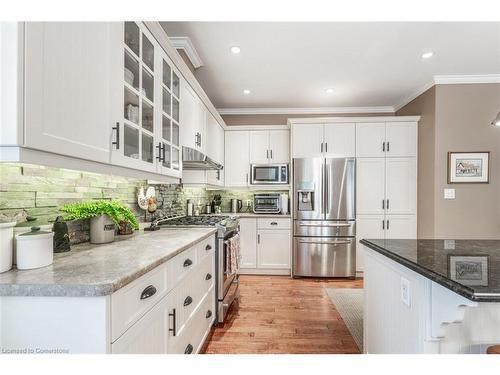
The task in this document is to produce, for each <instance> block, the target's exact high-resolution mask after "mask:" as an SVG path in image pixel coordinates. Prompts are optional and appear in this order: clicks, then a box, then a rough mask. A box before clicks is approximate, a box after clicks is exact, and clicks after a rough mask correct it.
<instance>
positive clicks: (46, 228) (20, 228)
mask: <svg viewBox="0 0 500 375" xmlns="http://www.w3.org/2000/svg"><path fill="white" fill-rule="evenodd" d="M23 224H24V223H23ZM26 224H29V222H26ZM35 226H36V227H40V230H41V231H44V232H52V227H53V225H52V224H43V225H36V223H32V225H31V226H29V225H25V226H21V225H19V224H17V225H16V226H15V227H14V247H13V252H12V264H17V239H16V237H17V236H18V235H19V234H21V233H26V232H31V228H32V227H35Z"/></svg>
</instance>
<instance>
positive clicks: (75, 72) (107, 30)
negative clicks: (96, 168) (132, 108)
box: [2, 22, 139, 163]
mask: <svg viewBox="0 0 500 375" xmlns="http://www.w3.org/2000/svg"><path fill="white" fill-rule="evenodd" d="M116 26H117V24H112V23H104V22H96V23H89V22H68V23H63V22H36V23H31V22H28V23H26V24H25V27H24V33H25V39H24V40H25V48H24V51H25V56H24V62H25V76H24V87H25V101H24V113H25V118H24V130H25V131H24V134H25V139H24V144H22V142H20V143H21V145H24V146H25V147H29V148H33V149H36V150H42V151H48V152H52V153H57V154H62V155H67V156H72V157H77V158H82V159H86V160H92V161H98V162H102V163H108V162H109V158H110V137H111V128H112V124H113V122H114V121H119V120H118V119H116V118H112V117H111V112H110V108H111V105H112V95H113V93H112V92H111V80H112V71H113V70H118V67H117V66H116V65H114V62H115V60H114V58H115V57H116V54H117V52H118V51H119V48H120V45H119V44H118V43H116V42H115V41H114V40H113V33H114V32H115V31H116ZM21 32H22V31H21ZM117 48H118V50H117ZM122 64H123V63H122ZM137 82H139V81H138V80H137ZM122 117H123V116H122ZM2 126H3V125H2Z"/></svg>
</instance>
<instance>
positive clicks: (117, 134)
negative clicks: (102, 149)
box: [111, 122, 120, 150]
mask: <svg viewBox="0 0 500 375" xmlns="http://www.w3.org/2000/svg"><path fill="white" fill-rule="evenodd" d="M112 129H113V130H115V131H116V141H115V142H111V144H112V145H115V146H116V149H117V150H119V149H120V123H119V122H117V123H116V126H113V128H112Z"/></svg>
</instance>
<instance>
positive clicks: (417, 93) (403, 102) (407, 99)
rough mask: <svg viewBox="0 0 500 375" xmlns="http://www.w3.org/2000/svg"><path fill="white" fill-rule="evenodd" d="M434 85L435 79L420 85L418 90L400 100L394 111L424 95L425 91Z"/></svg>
mask: <svg viewBox="0 0 500 375" xmlns="http://www.w3.org/2000/svg"><path fill="white" fill-rule="evenodd" d="M434 85H435V83H434V80H432V81H430V82H427V83H426V84H425V85H423V86H420V87H419V88H418V89H417V90H415V91H413V92H411V93H410V94H409V95H406V96H404V97H403V98H402V99H401V100H399V101H398V104H396V105H395V106H394V112H396V111H399V110H400V109H401V108H403V107H404V106H405V105H407V104H408V103H410V102H411V101H412V100H414V99H416V98H417V97H419V96H420V95H422V94H423V93H424V92H426V91H427V90H429V89H430V88H431V87H432V86H434Z"/></svg>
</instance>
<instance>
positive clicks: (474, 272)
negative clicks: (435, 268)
mask: <svg viewBox="0 0 500 375" xmlns="http://www.w3.org/2000/svg"><path fill="white" fill-rule="evenodd" d="M448 269H449V273H450V279H452V280H454V281H456V282H459V283H461V284H463V285H467V286H488V255H448Z"/></svg>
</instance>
